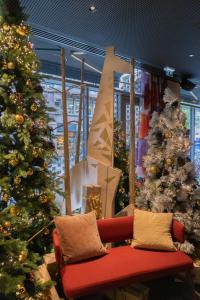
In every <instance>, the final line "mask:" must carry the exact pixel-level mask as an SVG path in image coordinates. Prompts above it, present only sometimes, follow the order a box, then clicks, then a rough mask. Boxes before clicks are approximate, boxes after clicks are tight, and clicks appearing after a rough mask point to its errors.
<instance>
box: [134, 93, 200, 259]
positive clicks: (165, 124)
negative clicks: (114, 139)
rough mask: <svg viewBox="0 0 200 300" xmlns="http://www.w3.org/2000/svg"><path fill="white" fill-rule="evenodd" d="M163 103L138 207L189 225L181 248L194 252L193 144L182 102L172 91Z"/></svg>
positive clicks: (197, 193)
mask: <svg viewBox="0 0 200 300" xmlns="http://www.w3.org/2000/svg"><path fill="white" fill-rule="evenodd" d="M163 100H164V102H165V108H164V110H163V111H162V112H161V113H160V114H159V113H158V112H154V113H153V116H152V119H151V122H150V128H151V129H150V132H149V136H148V151H147V155H146V156H145V157H144V168H145V172H146V178H145V182H144V186H143V189H142V191H141V195H140V196H139V197H138V198H137V206H138V207H139V208H142V209H146V210H150V211H153V212H173V213H174V218H175V219H177V220H179V221H180V222H182V223H183V224H184V225H185V228H186V237H187V240H188V241H185V243H184V244H182V245H181V244H177V247H178V248H181V250H183V251H185V252H186V253H193V251H194V244H195V242H198V241H200V189H199V186H198V182H197V180H196V178H195V170H194V165H193V164H192V162H191V161H190V159H189V151H190V147H191V142H190V140H189V138H188V136H187V129H186V127H185V114H184V113H183V112H182V111H181V109H180V100H179V99H178V98H177V97H176V96H175V95H174V94H173V93H172V91H171V90H170V89H168V88H167V89H166V90H165V95H164V99H163ZM193 243H194V244H193Z"/></svg>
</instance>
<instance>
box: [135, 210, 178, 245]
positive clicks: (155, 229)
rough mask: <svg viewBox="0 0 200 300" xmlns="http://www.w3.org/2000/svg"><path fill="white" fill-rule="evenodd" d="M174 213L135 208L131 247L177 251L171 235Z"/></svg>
mask: <svg viewBox="0 0 200 300" xmlns="http://www.w3.org/2000/svg"><path fill="white" fill-rule="evenodd" d="M172 217H173V214H172V213H153V212H148V211H143V210H139V209H135V210H134V223H133V236H134V237H133V241H132V245H131V247H134V248H142V249H152V250H163V251H176V247H175V246H174V244H173V241H172V237H171V226H172Z"/></svg>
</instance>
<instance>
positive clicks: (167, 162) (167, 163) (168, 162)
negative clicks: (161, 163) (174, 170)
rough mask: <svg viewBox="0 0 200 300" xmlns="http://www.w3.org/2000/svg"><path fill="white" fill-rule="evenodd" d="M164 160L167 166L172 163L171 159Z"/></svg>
mask: <svg viewBox="0 0 200 300" xmlns="http://www.w3.org/2000/svg"><path fill="white" fill-rule="evenodd" d="M165 162H166V165H167V166H171V165H172V164H173V159H171V158H167V159H166V161H165Z"/></svg>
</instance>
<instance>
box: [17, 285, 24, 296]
mask: <svg viewBox="0 0 200 300" xmlns="http://www.w3.org/2000/svg"><path fill="white" fill-rule="evenodd" d="M25 293H26V289H25V287H24V286H23V285H22V284H17V285H16V296H17V298H19V299H23V298H24V294H25Z"/></svg>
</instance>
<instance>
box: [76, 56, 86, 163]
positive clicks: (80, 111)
mask: <svg viewBox="0 0 200 300" xmlns="http://www.w3.org/2000/svg"><path fill="white" fill-rule="evenodd" d="M84 63H85V61H84V58H82V59H81V93H80V102H79V115H78V135H77V142H76V158H75V163H76V164H78V163H79V158H80V145H81V127H82V115H83V96H84V85H83V82H84V79H83V73H84Z"/></svg>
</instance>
